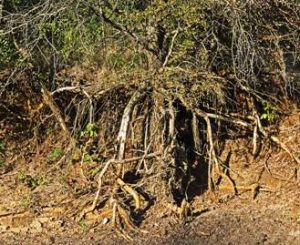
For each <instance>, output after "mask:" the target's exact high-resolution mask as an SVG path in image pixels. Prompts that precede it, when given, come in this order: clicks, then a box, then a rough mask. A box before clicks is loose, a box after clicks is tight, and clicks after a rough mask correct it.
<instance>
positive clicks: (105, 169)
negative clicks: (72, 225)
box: [77, 159, 115, 221]
mask: <svg viewBox="0 0 300 245" xmlns="http://www.w3.org/2000/svg"><path fill="white" fill-rule="evenodd" d="M114 161H115V160H114V159H110V160H109V161H107V162H106V163H105V165H104V167H103V169H102V171H101V172H100V174H99V176H98V189H97V192H96V195H95V198H94V201H93V204H92V205H91V206H90V207H88V208H86V209H84V210H83V211H82V212H81V213H80V215H79V217H78V219H77V221H80V220H82V219H83V218H84V216H85V215H86V214H87V213H90V212H93V211H94V210H95V208H96V206H97V202H98V199H99V196H100V192H101V187H102V178H103V176H104V174H105V173H106V171H107V169H108V167H109V166H110V164H112V163H113V162H114Z"/></svg>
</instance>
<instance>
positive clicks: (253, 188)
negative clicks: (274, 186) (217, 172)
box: [219, 183, 270, 199]
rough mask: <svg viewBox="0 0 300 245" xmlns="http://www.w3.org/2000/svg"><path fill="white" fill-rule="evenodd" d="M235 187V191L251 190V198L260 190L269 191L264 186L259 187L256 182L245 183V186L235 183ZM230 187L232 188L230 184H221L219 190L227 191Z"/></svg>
mask: <svg viewBox="0 0 300 245" xmlns="http://www.w3.org/2000/svg"><path fill="white" fill-rule="evenodd" d="M235 188H236V190H237V191H251V196H252V199H255V198H256V196H257V195H258V193H259V192H260V191H270V190H268V189H266V188H261V186H260V185H259V184H257V183H255V184H252V185H246V186H243V185H236V186H235ZM231 189H232V186H226V185H222V186H220V187H219V190H225V191H227V190H231Z"/></svg>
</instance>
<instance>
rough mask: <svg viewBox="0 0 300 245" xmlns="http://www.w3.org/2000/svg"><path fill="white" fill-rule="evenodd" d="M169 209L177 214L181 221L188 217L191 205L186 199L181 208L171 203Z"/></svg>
mask: <svg viewBox="0 0 300 245" xmlns="http://www.w3.org/2000/svg"><path fill="white" fill-rule="evenodd" d="M167 207H168V208H169V209H171V210H172V211H173V212H174V213H176V214H177V215H178V216H179V218H180V219H181V220H183V219H185V218H186V217H187V215H188V211H189V208H190V206H189V203H188V202H187V201H186V200H185V199H183V200H182V202H181V205H180V207H178V206H177V205H174V204H170V203H169V204H168V205H167Z"/></svg>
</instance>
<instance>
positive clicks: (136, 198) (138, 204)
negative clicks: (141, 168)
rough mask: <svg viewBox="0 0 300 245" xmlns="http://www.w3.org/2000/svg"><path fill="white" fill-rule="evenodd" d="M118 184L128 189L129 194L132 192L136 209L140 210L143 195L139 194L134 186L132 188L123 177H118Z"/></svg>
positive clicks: (125, 189)
mask: <svg viewBox="0 0 300 245" xmlns="http://www.w3.org/2000/svg"><path fill="white" fill-rule="evenodd" d="M117 183H118V185H119V186H120V187H121V188H122V189H123V190H124V191H126V192H127V193H128V194H130V195H131V196H132V197H133V199H134V201H135V209H136V210H138V209H140V208H141V197H140V196H141V195H140V194H138V193H137V192H136V191H135V190H134V189H133V188H131V187H130V186H129V185H127V184H126V183H125V182H124V181H123V180H122V179H121V178H118V179H117Z"/></svg>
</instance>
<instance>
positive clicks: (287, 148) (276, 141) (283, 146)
mask: <svg viewBox="0 0 300 245" xmlns="http://www.w3.org/2000/svg"><path fill="white" fill-rule="evenodd" d="M255 114H256V115H255V119H256V121H257V126H258V129H259V131H260V132H261V133H262V134H263V136H264V137H266V138H268V139H270V140H271V141H273V142H275V143H276V144H278V145H279V146H280V147H281V148H282V149H283V150H284V151H285V152H286V153H288V154H289V155H290V157H291V158H292V159H293V160H294V161H295V162H296V163H297V164H298V168H299V169H298V170H296V173H297V171H299V170H300V159H299V158H298V157H297V156H296V155H295V154H293V152H292V151H291V150H290V149H289V147H288V146H287V145H285V144H284V143H282V142H281V141H280V140H279V139H278V138H277V137H276V136H274V135H269V134H268V133H267V132H266V131H265V130H264V128H263V126H262V125H261V121H260V118H259V116H258V114H257V113H255ZM299 177H300V176H297V174H296V178H297V179H299Z"/></svg>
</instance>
